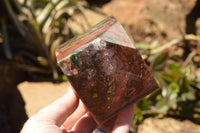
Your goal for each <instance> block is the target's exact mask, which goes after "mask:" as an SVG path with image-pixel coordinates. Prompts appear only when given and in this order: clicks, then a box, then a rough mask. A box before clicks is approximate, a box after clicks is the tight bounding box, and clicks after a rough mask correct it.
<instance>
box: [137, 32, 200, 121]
mask: <svg viewBox="0 0 200 133" xmlns="http://www.w3.org/2000/svg"><path fill="white" fill-rule="evenodd" d="M187 37H190V38H189V40H195V41H196V45H197V47H196V49H193V50H192V51H191V52H190V53H189V54H188V55H187V57H186V58H184V57H182V60H181V61H179V62H177V61H173V59H172V58H170V56H169V55H170V54H171V53H172V52H176V51H170V50H169V49H170V47H171V46H173V45H174V46H175V45H176V44H177V43H181V42H182V39H177V40H173V41H171V42H170V43H167V44H165V45H163V46H158V42H157V41H154V42H153V43H152V44H136V47H137V48H138V49H140V53H141V54H142V56H144V55H146V53H149V54H148V56H145V58H144V59H145V61H146V62H147V63H148V64H150V65H151V67H152V69H153V74H154V77H155V78H156V80H157V82H158V83H159V85H160V88H159V89H157V90H156V91H154V92H153V93H152V94H150V95H149V96H148V97H145V98H143V99H142V100H140V101H139V102H138V103H137V108H136V112H135V115H136V116H135V120H134V123H140V122H142V120H143V119H145V118H147V117H150V116H156V115H158V114H159V116H172V117H176V118H179V119H190V120H192V121H194V122H197V123H200V86H199V84H200V80H199V75H200V68H199V66H198V64H195V63H194V62H193V58H194V57H195V56H197V55H198V46H199V44H198V43H199V42H200V39H196V37H195V36H193V37H195V39H193V38H192V36H191V35H187ZM172 42H174V43H172ZM168 45H170V47H168ZM152 51H153V52H152Z"/></svg>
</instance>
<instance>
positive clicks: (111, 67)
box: [109, 64, 113, 72]
mask: <svg viewBox="0 0 200 133" xmlns="http://www.w3.org/2000/svg"><path fill="white" fill-rule="evenodd" d="M109 70H110V71H111V72H112V70H113V66H112V65H111V64H110V65H109Z"/></svg>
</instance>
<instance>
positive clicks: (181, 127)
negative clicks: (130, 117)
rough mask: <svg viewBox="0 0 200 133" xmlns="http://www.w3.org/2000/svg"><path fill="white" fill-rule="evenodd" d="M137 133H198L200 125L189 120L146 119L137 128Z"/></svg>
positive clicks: (199, 132)
mask: <svg viewBox="0 0 200 133" xmlns="http://www.w3.org/2000/svg"><path fill="white" fill-rule="evenodd" d="M137 133H200V125H197V124H194V123H192V122H191V121H189V120H185V121H178V120H175V119H173V118H163V119H159V118H148V119H145V120H144V121H143V123H142V124H141V125H140V126H139V127H138V132H137Z"/></svg>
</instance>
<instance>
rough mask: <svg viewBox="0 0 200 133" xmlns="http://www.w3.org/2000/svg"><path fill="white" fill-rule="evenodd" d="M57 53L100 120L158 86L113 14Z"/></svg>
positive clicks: (82, 96)
mask: <svg viewBox="0 0 200 133" xmlns="http://www.w3.org/2000/svg"><path fill="white" fill-rule="evenodd" d="M56 55H57V60H58V64H59V66H60V67H61V69H62V71H63V72H64V74H65V75H66V76H67V77H68V79H69V81H70V82H71V84H72V86H73V88H74V89H75V91H76V92H77V94H78V96H79V97H80V99H81V100H82V101H83V103H84V104H85V106H86V107H87V109H88V111H89V112H90V113H91V114H92V116H93V117H94V119H95V120H96V122H97V123H98V124H102V123H103V122H105V121H106V120H108V119H109V118H111V117H112V116H114V115H116V114H117V113H119V112H120V111H121V110H122V109H124V108H126V107H127V106H128V105H130V104H132V103H134V102H136V101H137V100H139V99H141V98H143V97H144V96H146V95H148V94H149V93H151V92H152V91H154V90H155V89H157V88H159V87H158V85H157V83H156V81H155V80H154V78H153V75H152V74H151V72H150V71H149V69H148V67H147V65H146V64H145V63H144V61H143V59H142V57H141V56H140V54H139V52H138V50H137V49H136V48H135V47H134V46H133V43H132V42H131V40H130V39H129V37H128V35H127V34H126V32H125V30H124V29H123V27H122V26H121V25H120V23H119V22H118V21H117V20H116V19H115V18H114V17H109V18H107V19H106V20H104V21H102V22H101V23H100V24H98V25H97V26H96V27H93V28H92V29H90V30H89V31H88V32H86V33H84V34H81V35H80V36H77V37H75V38H73V39H72V40H69V41H68V42H66V43H65V45H62V46H61V47H60V49H58V50H57V51H56Z"/></svg>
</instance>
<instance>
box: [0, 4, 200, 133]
mask: <svg viewBox="0 0 200 133" xmlns="http://www.w3.org/2000/svg"><path fill="white" fill-rule="evenodd" d="M110 15H113V16H115V17H116V18H117V19H118V20H119V21H120V22H121V24H122V25H123V26H124V28H125V29H126V31H127V33H128V34H129V36H130V37H131V38H132V40H133V41H134V43H135V46H136V47H137V48H138V49H139V51H140V53H141V55H142V57H143V59H144V60H145V62H146V63H147V65H148V66H150V67H151V68H152V72H153V74H154V76H155V78H156V80H157V81H158V83H159V84H160V88H159V89H158V90H156V91H154V92H153V93H152V94H150V95H149V96H147V97H145V98H143V99H142V100H140V101H138V102H137V107H136V110H135V117H134V120H133V122H132V127H131V129H130V132H131V133H146V132H150V133H183V132H184V133H200V0H190V1H189V0H173V1H172V0H163V1H161V0H0V75H1V76H0V133H18V132H19V131H20V129H21V127H22V126H23V123H24V122H25V121H26V120H27V119H28V117H30V116H32V115H33V114H35V113H37V112H38V111H39V110H40V109H41V108H42V107H44V106H46V105H48V104H49V103H51V102H52V101H54V100H55V99H57V98H58V97H60V96H62V95H64V93H65V92H66V91H67V87H68V86H69V83H68V82H67V79H66V77H65V76H64V75H63V74H62V72H61V71H60V69H59V68H58V66H57V64H56V59H55V53H54V50H55V47H56V46H58V45H60V44H62V43H63V42H66V41H67V40H69V39H70V38H72V37H73V36H75V35H77V34H79V33H82V32H84V31H86V30H87V29H88V28H89V27H91V26H93V25H95V24H96V23H98V22H99V21H101V20H103V19H104V18H106V17H107V16H110Z"/></svg>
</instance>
